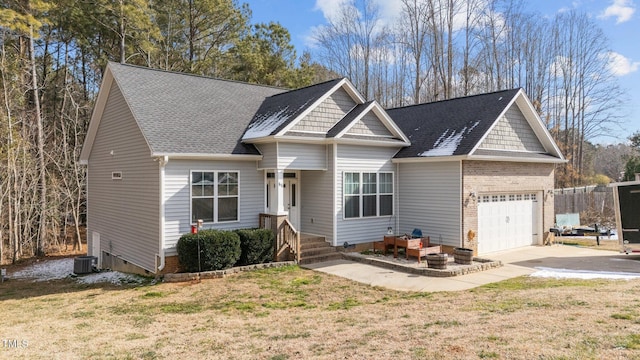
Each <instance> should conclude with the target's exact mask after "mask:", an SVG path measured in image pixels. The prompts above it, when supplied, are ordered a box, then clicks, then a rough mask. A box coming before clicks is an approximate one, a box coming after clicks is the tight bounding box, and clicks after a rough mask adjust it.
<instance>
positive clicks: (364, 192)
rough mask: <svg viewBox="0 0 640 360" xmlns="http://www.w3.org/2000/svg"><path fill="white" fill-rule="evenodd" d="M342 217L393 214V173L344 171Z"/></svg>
mask: <svg viewBox="0 0 640 360" xmlns="http://www.w3.org/2000/svg"><path fill="white" fill-rule="evenodd" d="M343 182H344V202H343V205H344V207H343V208H344V218H345V219H352V218H361V217H374V216H389V215H393V173H390V172H381V173H375V172H345V173H344V177H343Z"/></svg>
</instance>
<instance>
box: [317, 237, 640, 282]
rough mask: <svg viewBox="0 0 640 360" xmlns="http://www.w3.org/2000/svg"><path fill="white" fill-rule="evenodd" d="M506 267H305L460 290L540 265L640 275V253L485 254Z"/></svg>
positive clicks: (547, 249)
mask: <svg viewBox="0 0 640 360" xmlns="http://www.w3.org/2000/svg"><path fill="white" fill-rule="evenodd" d="M483 257H485V258H489V259H492V260H500V261H502V263H503V264H504V266H502V267H500V268H496V269H491V270H487V271H482V272H477V273H473V274H467V275H461V276H455V277H446V278H437V277H427V276H420V275H412V274H407V273H403V272H399V271H394V270H389V269H383V268H380V267H376V266H373V265H366V264H361V263H356V262H352V261H348V260H335V261H328V262H323V263H317V264H310V265H307V266H306V267H307V268H309V269H312V270H317V271H321V272H324V273H327V274H333V275H336V276H340V277H344V278H347V279H351V280H354V281H357V282H360V283H364V284H368V285H371V286H381V287H385V288H389V289H394V290H400V291H424V292H435V291H458V290H467V289H471V288H474V287H477V286H481V285H484V284H488V283H493V282H498V281H502V280H506V279H510V278H514V277H518V276H522V275H529V274H532V273H534V272H536V271H538V269H537V268H540V267H544V268H554V269H569V270H590V271H609V272H627V273H638V274H640V256H638V255H625V254H620V253H618V252H613V251H605V250H593V249H587V248H580V247H576V246H568V245H553V246H528V247H525V248H520V249H515V250H509V251H504V252H499V253H494V254H490V255H487V256H483Z"/></svg>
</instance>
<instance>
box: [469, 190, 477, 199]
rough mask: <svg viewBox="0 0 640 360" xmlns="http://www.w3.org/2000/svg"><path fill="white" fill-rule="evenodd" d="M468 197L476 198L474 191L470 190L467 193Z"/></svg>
mask: <svg viewBox="0 0 640 360" xmlns="http://www.w3.org/2000/svg"><path fill="white" fill-rule="evenodd" d="M469 197H470V198H472V199H475V198H476V192H475V191H472V192H470V193H469Z"/></svg>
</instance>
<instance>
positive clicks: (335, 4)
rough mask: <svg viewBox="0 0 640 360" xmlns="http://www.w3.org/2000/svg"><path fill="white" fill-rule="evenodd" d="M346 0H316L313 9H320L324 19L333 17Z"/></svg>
mask: <svg viewBox="0 0 640 360" xmlns="http://www.w3.org/2000/svg"><path fill="white" fill-rule="evenodd" d="M347 1H348V0H316V7H315V10H320V11H322V15H324V18H325V19H335V18H336V17H337V15H338V14H339V13H340V7H341V6H342V5H343V4H344V3H346V2H347Z"/></svg>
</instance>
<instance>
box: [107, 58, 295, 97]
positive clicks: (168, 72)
mask: <svg viewBox="0 0 640 360" xmlns="http://www.w3.org/2000/svg"><path fill="white" fill-rule="evenodd" d="M107 65H108V66H114V65H115V66H126V67H130V68H136V69H139V70H150V71H156V72H162V73H166V74H174V75H183V76H190V77H196V78H201V79H206V80H217V81H224V82H229V83H236V84H242V85H250V86H257V87H264V88H269V89H277V90H283V91H284V92H287V91H291V89H287V88H283V87H279V86H273V85H264V84H254V83H249V82H246V81H240V80H233V79H223V78H218V77H212V76H205V75H199V74H192V73H187V72H178V71H171V70H164V69H157V68H151V67H147V66H141V65H133V64H122V63H119V62H115V61H109V62H108V64H107Z"/></svg>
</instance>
